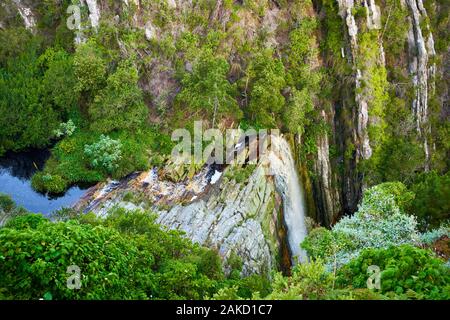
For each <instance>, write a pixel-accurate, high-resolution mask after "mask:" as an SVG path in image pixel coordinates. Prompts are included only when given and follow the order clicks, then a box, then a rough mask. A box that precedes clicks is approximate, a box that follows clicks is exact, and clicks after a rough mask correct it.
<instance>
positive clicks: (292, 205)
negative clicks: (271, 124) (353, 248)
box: [268, 135, 308, 264]
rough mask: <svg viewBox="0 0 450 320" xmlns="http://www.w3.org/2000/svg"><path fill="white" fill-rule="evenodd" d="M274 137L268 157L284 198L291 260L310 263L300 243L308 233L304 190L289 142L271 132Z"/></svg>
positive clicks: (277, 185)
mask: <svg viewBox="0 0 450 320" xmlns="http://www.w3.org/2000/svg"><path fill="white" fill-rule="evenodd" d="M271 138H272V142H271V145H272V148H271V151H270V153H269V157H268V160H269V165H270V170H271V174H273V176H274V177H275V186H276V188H277V191H278V192H279V193H280V194H281V196H282V198H283V206H284V221H285V223H286V227H287V237H288V243H289V248H290V250H291V254H292V263H293V264H297V263H299V262H300V263H304V262H307V260H308V257H307V255H306V252H305V251H304V250H303V249H301V248H300V243H301V242H302V241H303V240H304V239H305V237H306V235H307V230H306V224H305V217H306V206H305V198H304V195H303V190H302V188H301V186H300V181H299V179H298V175H297V171H296V166H295V162H294V159H293V158H292V153H291V149H290V148H289V144H288V143H287V142H286V140H285V139H284V138H282V137H279V136H273V135H272V136H271Z"/></svg>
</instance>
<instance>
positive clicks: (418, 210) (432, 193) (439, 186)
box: [409, 171, 450, 230]
mask: <svg viewBox="0 0 450 320" xmlns="http://www.w3.org/2000/svg"><path fill="white" fill-rule="evenodd" d="M410 189H411V191H413V192H414V193H415V194H416V197H415V199H414V201H413V202H412V205H411V208H410V210H409V212H410V213H411V214H413V215H415V216H416V217H417V219H418V220H419V223H420V227H421V228H422V229H424V230H425V229H431V228H436V227H438V226H439V225H440V224H441V223H442V222H445V221H448V220H449V219H450V203H449V201H448V199H450V173H448V172H447V173H446V174H444V175H439V174H438V173H437V172H435V171H431V172H428V173H422V174H421V175H419V176H418V177H417V179H416V181H415V182H414V183H413V184H412V185H411V187H410Z"/></svg>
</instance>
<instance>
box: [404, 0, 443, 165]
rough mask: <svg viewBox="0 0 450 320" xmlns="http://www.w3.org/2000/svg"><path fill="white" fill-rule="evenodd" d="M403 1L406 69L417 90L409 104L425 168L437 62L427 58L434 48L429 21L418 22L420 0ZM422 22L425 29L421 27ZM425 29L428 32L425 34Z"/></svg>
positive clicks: (422, 10)
mask: <svg viewBox="0 0 450 320" xmlns="http://www.w3.org/2000/svg"><path fill="white" fill-rule="evenodd" d="M406 3H407V5H408V8H409V10H410V12H411V15H410V17H409V19H408V23H409V31H408V49H409V72H410V74H411V76H412V81H413V84H414V87H415V91H416V92H415V96H414V100H413V106H412V108H413V111H414V114H415V117H416V126H417V131H418V133H419V135H420V138H421V139H422V141H423V148H424V152H425V161H426V163H425V168H426V170H428V169H429V165H430V156H431V155H430V147H429V142H428V138H427V135H428V134H429V132H430V127H429V122H428V118H429V115H428V113H429V112H428V91H429V89H430V88H433V87H434V84H433V81H434V77H435V73H436V65H435V64H434V63H433V62H431V61H430V60H431V58H432V57H433V56H435V54H436V51H435V49H434V40H433V34H432V33H431V32H430V26H429V24H427V23H426V24H425V25H423V24H422V23H421V21H426V19H427V17H428V16H427V12H426V10H425V8H424V7H423V3H422V0H407V1H406ZM422 26H424V28H425V29H426V30H422ZM425 31H426V34H428V36H424V33H425Z"/></svg>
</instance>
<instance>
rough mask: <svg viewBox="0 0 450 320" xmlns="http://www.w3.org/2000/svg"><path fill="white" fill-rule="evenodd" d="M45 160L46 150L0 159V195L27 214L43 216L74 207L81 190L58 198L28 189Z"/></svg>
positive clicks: (74, 190) (31, 151)
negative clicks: (20, 207)
mask: <svg viewBox="0 0 450 320" xmlns="http://www.w3.org/2000/svg"><path fill="white" fill-rule="evenodd" d="M49 156H50V152H49V151H48V150H30V151H27V152H19V153H12V152H8V153H7V154H6V155H4V156H3V157H0V193H4V194H7V195H9V196H11V198H12V199H13V200H14V201H15V202H16V204H17V205H19V206H22V207H24V208H25V209H27V210H29V211H31V212H36V213H37V212H39V213H43V214H50V213H52V212H53V211H55V210H58V209H61V208H63V207H69V206H71V205H72V204H73V203H75V202H76V201H77V200H78V199H79V198H80V197H81V196H82V195H83V194H84V192H85V189H84V188H80V187H72V188H70V189H69V190H68V191H67V192H66V193H65V194H62V195H45V194H41V193H39V192H36V191H34V190H33V188H32V187H31V177H32V176H33V174H34V173H35V172H36V171H38V170H41V169H42V168H43V166H44V163H45V161H46V160H47V159H48V157H49Z"/></svg>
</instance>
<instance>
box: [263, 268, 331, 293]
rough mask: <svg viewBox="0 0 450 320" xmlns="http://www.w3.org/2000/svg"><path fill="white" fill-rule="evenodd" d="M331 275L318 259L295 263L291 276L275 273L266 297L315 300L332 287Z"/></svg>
mask: <svg viewBox="0 0 450 320" xmlns="http://www.w3.org/2000/svg"><path fill="white" fill-rule="evenodd" d="M333 279H334V278H333V275H332V274H331V273H328V272H327V271H326V269H325V267H324V265H323V264H322V263H321V261H320V260H316V261H312V262H310V263H304V264H300V265H297V266H296V267H295V268H294V269H293V270H292V276H291V277H289V278H286V277H283V276H282V275H281V274H280V273H278V274H275V277H274V280H273V284H272V286H273V292H272V293H271V294H270V295H269V296H268V297H267V298H268V299H275V300H299V299H301V300H303V299H305V300H317V299H321V298H324V297H325V296H326V295H327V294H328V291H330V290H331V289H332V288H333V282H334V280H333Z"/></svg>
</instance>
